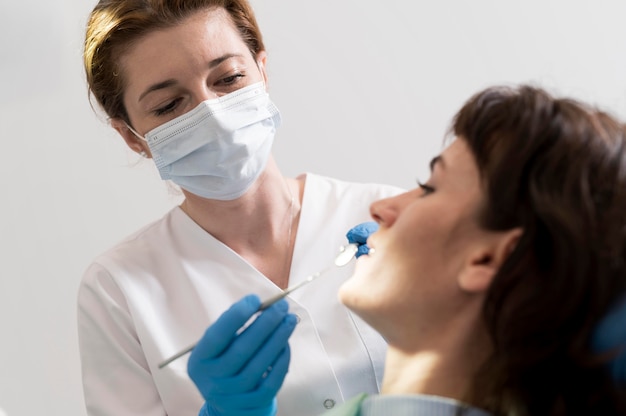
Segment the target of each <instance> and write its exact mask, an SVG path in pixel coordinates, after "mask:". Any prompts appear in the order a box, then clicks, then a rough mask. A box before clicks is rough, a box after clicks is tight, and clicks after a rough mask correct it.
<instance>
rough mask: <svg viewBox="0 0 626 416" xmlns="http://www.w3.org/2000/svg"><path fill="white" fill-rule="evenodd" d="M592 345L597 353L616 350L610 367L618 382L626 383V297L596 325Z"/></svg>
mask: <svg viewBox="0 0 626 416" xmlns="http://www.w3.org/2000/svg"><path fill="white" fill-rule="evenodd" d="M592 347H593V349H594V351H595V352H596V353H604V352H612V351H615V352H616V356H615V357H614V358H613V359H612V360H611V361H610V362H609V363H608V369H609V371H610V372H611V375H612V376H613V379H614V380H615V381H616V382H617V383H618V384H620V385H626V297H625V298H623V299H622V300H621V301H619V302H617V304H616V305H615V306H614V307H613V308H612V309H611V310H610V311H609V313H608V314H607V315H606V316H605V317H604V318H602V320H601V321H600V323H599V324H598V326H596V328H595V330H594V333H593V338H592Z"/></svg>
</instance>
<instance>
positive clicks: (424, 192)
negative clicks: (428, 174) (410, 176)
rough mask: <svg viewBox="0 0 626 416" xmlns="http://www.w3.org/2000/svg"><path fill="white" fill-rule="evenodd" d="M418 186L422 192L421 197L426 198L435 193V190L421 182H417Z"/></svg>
mask: <svg viewBox="0 0 626 416" xmlns="http://www.w3.org/2000/svg"><path fill="white" fill-rule="evenodd" d="M417 186H419V187H420V189H421V190H422V195H421V196H426V195H429V194H432V193H433V192H435V188H433V187H432V186H430V185H427V184H425V183H421V182H420V181H417Z"/></svg>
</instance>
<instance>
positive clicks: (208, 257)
mask: <svg viewBox="0 0 626 416" xmlns="http://www.w3.org/2000/svg"><path fill="white" fill-rule="evenodd" d="M401 191H402V190H401V189H399V188H396V187H391V186H383V185H372V184H355V183H347V182H341V181H337V180H334V179H330V178H325V177H321V176H317V175H312V174H307V176H306V181H305V191H304V197H303V202H302V210H301V213H300V223H299V226H298V233H297V236H296V240H295V248H294V254H293V260H292V265H291V271H290V281H289V284H290V285H294V284H296V283H298V282H300V281H302V280H303V279H305V278H306V277H307V276H308V275H310V274H313V273H316V272H318V271H321V270H323V269H326V268H327V267H329V266H330V265H331V264H332V262H333V260H334V258H335V256H336V255H337V254H338V253H339V247H340V246H341V245H344V244H346V243H347V240H346V237H345V234H346V232H347V231H348V230H349V229H350V228H352V227H353V226H355V225H356V224H358V223H361V222H363V221H368V220H371V218H370V216H369V214H368V213H369V205H370V203H371V202H373V201H375V200H377V199H380V198H383V197H387V196H391V195H395V194H398V193H399V192H401ZM353 267H354V264H353V262H352V263H351V264H349V265H347V266H345V267H342V268H333V269H331V271H330V272H329V273H328V274H326V275H323V276H320V277H319V278H318V279H317V280H316V281H314V282H312V283H310V284H309V285H307V286H305V287H303V288H302V289H299V290H297V291H295V292H294V293H293V294H292V295H290V296H289V297H288V301H289V304H290V311H291V312H293V313H295V314H296V315H297V316H298V317H299V318H300V321H299V323H298V325H297V326H296V329H295V331H294V333H293V335H292V336H291V338H290V346H291V363H290V366H289V372H288V374H287V377H286V379H285V382H284V384H283V387H282V389H281V391H280V393H279V395H278V408H279V411H278V414H279V415H285V416H294V415H298V416H307V415H318V414H320V413H321V412H323V411H325V409H326V408H331V407H333V406H334V404H335V403H337V404H338V403H342V402H343V401H344V398H346V399H348V398H350V397H352V396H354V395H355V394H357V393H360V392H367V393H376V392H378V390H379V382H380V380H381V379H382V368H383V359H384V354H385V344H384V341H383V340H382V339H381V337H380V336H379V335H378V334H377V333H376V332H375V331H374V330H372V329H371V328H370V327H368V326H367V325H366V324H364V323H363V322H362V321H360V320H359V319H358V317H356V316H354V315H352V314H351V313H349V312H348V310H347V309H346V308H345V307H344V306H343V305H341V304H340V303H339V302H338V300H337V290H338V287H339V285H340V284H341V283H342V282H343V281H344V280H345V279H346V278H348V277H349V276H350V275H351V273H352V270H353ZM279 292H280V289H279V288H278V287H277V286H276V285H274V284H273V283H272V282H271V281H270V280H268V279H267V278H266V277H265V276H263V275H262V274H261V273H260V272H259V271H258V270H256V269H255V268H254V267H253V266H251V265H250V264H249V263H248V262H246V261H245V260H244V259H243V258H242V257H240V256H239V255H238V254H237V253H235V252H234V251H232V250H231V249H230V248H228V247H227V246H225V245H224V244H222V243H221V242H219V241H218V240H216V239H215V238H214V237H213V236H211V235H210V234H209V233H207V232H206V231H204V230H203V229H202V228H200V227H199V226H198V225H197V224H196V223H195V222H194V221H192V220H191V219H190V218H189V217H188V216H187V215H186V214H185V213H184V212H183V211H182V210H181V209H180V208H178V207H176V208H174V209H172V210H171V211H170V212H169V213H168V214H167V215H165V216H164V217H163V218H162V219H160V220H158V221H156V222H154V223H152V224H150V225H148V226H146V227H144V228H143V229H141V230H140V231H138V232H137V233H135V234H134V235H132V236H130V237H129V238H127V239H125V240H124V241H122V242H121V243H119V244H118V245H116V246H115V247H113V248H112V249H111V250H109V251H107V252H106V253H104V254H103V255H101V256H99V257H98V258H97V259H96V260H95V261H94V262H93V263H92V264H91V265H90V267H89V268H88V269H87V271H86V272H85V275H84V277H83V280H82V283H81V286H80V289H79V293H78V334H79V343H80V353H81V360H82V374H83V388H84V394H85V403H86V405H87V412H88V414H89V415H90V416H101V415H102V416H113V415H114V416H131V415H132V416H138V415H141V416H153V415H154V416H156V415H169V416H197V414H198V411H199V409H200V408H201V406H202V404H203V399H202V397H201V395H200V394H199V392H198V390H197V388H196V387H195V385H194V384H193V382H192V381H191V380H190V379H189V377H188V375H187V370H186V368H187V358H188V355H186V356H184V357H181V358H179V359H178V360H176V361H174V362H172V363H171V364H169V365H168V366H167V367H165V368H163V369H158V367H157V366H158V364H159V363H160V362H162V361H163V360H164V359H166V358H168V357H170V356H171V355H173V354H175V353H176V352H178V351H180V350H182V349H184V348H185V347H188V346H189V345H191V344H193V343H195V342H197V341H198V339H199V338H200V337H201V336H202V334H203V333H204V331H205V330H206V329H207V327H208V326H209V325H211V323H213V322H214V321H215V320H216V319H217V317H218V316H219V315H220V314H221V313H222V312H224V311H225V310H226V309H228V307H229V306H230V305H231V304H232V303H233V302H235V301H237V300H239V299H240V298H242V297H243V296H245V295H247V294H250V293H255V294H257V295H259V297H260V298H261V299H265V298H268V297H270V296H273V295H275V294H277V293H279Z"/></svg>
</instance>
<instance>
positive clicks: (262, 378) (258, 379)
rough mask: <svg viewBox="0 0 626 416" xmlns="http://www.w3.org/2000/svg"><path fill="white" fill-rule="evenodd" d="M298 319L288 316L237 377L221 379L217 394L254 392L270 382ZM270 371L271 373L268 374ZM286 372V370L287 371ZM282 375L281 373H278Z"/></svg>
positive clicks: (217, 386)
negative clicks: (269, 377)
mask: <svg viewBox="0 0 626 416" xmlns="http://www.w3.org/2000/svg"><path fill="white" fill-rule="evenodd" d="M296 323H297V318H296V316H295V315H293V314H288V315H287V316H285V318H284V319H283V322H282V323H281V324H280V325H279V326H278V328H276V330H275V331H274V333H273V334H272V335H271V336H270V337H269V338H268V339H267V341H266V342H265V344H264V345H262V346H261V347H260V348H259V349H258V351H257V353H256V354H255V355H254V356H253V357H252V358H251V359H250V361H248V363H247V364H246V365H245V367H244V368H243V369H242V370H241V372H239V373H238V374H237V375H236V376H233V377H227V378H224V379H221V380H220V382H219V383H217V385H216V390H215V393H216V394H233V393H236V392H241V391H252V390H254V389H256V388H257V387H258V386H259V385H260V384H265V383H267V382H268V380H267V375H268V374H269V373H272V374H276V373H277V371H275V370H276V368H275V364H274V363H275V362H276V361H277V360H278V357H279V356H280V355H281V354H283V352H284V350H285V348H286V347H287V346H288V345H289V344H288V341H289V337H290V336H291V334H292V333H293V331H294V329H295V327H296ZM268 369H269V372H268ZM285 371H286V369H285ZM278 374H280V371H278Z"/></svg>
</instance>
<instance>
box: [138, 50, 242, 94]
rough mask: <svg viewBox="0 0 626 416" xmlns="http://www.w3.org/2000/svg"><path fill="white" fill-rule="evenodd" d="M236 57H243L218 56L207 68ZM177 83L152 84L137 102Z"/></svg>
mask: <svg viewBox="0 0 626 416" xmlns="http://www.w3.org/2000/svg"><path fill="white" fill-rule="evenodd" d="M236 57H237V58H239V57H243V55H240V54H236V53H227V54H226V55H222V56H220V57H218V58H215V59H213V60H212V61H210V62H209V68H210V69H213V68H215V67H216V66H218V65H219V64H221V63H222V62H224V61H226V60H228V59H230V58H236ZM177 83H178V81H176V80H175V79H168V80H165V81H161V82H157V83H156V84H152V85H151V86H149V87H148V88H147V89H146V90H145V91H144V92H142V93H141V95H140V96H139V100H137V101H141V100H143V98H144V97H145V96H146V95H148V94H150V93H151V92H154V91H158V90H162V89H165V88H169V87H172V86H174V85H176V84H177Z"/></svg>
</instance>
